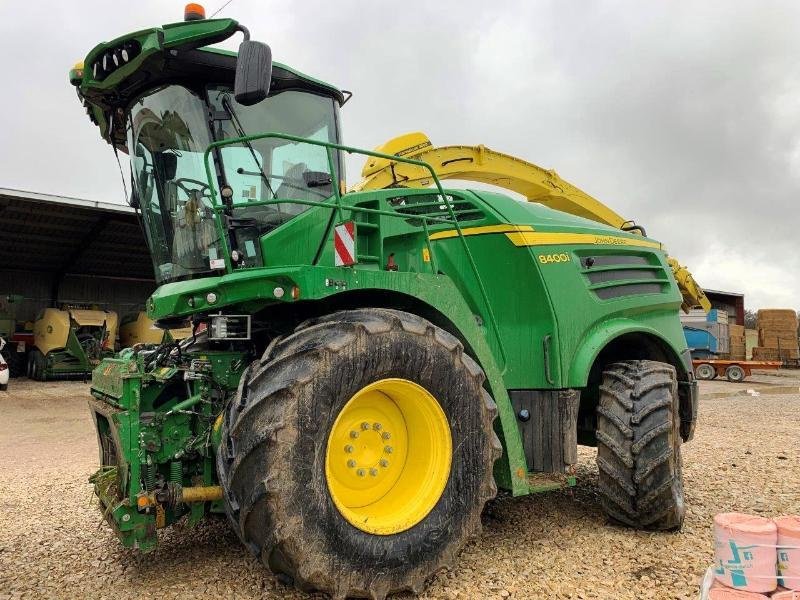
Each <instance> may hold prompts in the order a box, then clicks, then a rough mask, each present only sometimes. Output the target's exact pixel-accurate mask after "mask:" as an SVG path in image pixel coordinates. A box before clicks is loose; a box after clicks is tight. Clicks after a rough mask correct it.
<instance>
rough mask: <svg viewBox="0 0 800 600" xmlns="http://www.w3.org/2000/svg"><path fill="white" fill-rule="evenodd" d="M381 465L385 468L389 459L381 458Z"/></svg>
mask: <svg viewBox="0 0 800 600" xmlns="http://www.w3.org/2000/svg"><path fill="white" fill-rule="evenodd" d="M381 466H382V467H383V468H384V469H385V468H386V467H388V466H389V461H388V460H386V459H385V458H382V459H381Z"/></svg>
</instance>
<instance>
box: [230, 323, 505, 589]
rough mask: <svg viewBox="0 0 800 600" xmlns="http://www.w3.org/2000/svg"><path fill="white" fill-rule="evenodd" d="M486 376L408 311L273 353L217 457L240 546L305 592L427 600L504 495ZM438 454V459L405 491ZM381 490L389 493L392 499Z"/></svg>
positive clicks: (247, 385)
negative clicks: (441, 572)
mask: <svg viewBox="0 0 800 600" xmlns="http://www.w3.org/2000/svg"><path fill="white" fill-rule="evenodd" d="M484 378H485V376H484V374H483V371H482V370H481V368H480V367H479V366H478V365H477V364H476V363H475V362H474V361H473V360H472V359H471V358H470V357H469V356H467V355H466V354H465V353H464V351H463V347H462V345H461V343H460V342H459V341H458V340H457V339H456V338H454V337H453V336H452V335H450V334H449V333H447V332H445V331H443V330H442V329H440V328H438V327H436V326H434V325H432V324H431V323H429V322H428V321H425V320H424V319H421V318H419V317H417V316H415V315H411V314H408V313H404V312H400V311H394V310H387V309H360V310H352V311H342V312H338V313H334V314H331V315H328V316H325V317H322V318H320V319H315V320H312V321H307V322H305V323H303V324H302V325H300V326H299V327H298V328H297V330H296V331H295V333H293V334H292V335H290V336H288V337H286V338H285V339H282V340H278V341H276V342H273V344H271V345H270V347H269V348H268V349H267V351H266V352H265V354H264V357H263V358H262V359H261V361H256V362H254V363H253V364H252V365H251V367H250V368H249V369H248V371H247V372H246V373H245V374H244V375H243V377H242V384H241V386H240V389H239V393H238V394H237V398H236V399H235V400H234V401H233V402H232V403H231V405H230V407H229V408H228V409H227V411H226V414H225V419H224V423H223V430H222V444H221V445H220V448H219V451H218V453H217V470H218V473H219V476H220V480H221V483H222V486H223V489H224V490H225V503H226V508H227V512H228V515H229V517H230V519H231V522H232V523H233V526H234V529H235V530H236V532H237V533H238V535H239V537H240V538H241V539H242V541H243V542H244V543H245V545H246V546H247V547H248V548H249V549H250V550H251V552H253V553H254V554H255V555H256V556H259V557H260V558H261V560H262V562H263V563H264V564H265V565H267V566H268V567H269V568H270V569H271V570H272V571H273V572H275V573H280V574H283V575H285V576H288V577H289V578H291V579H292V580H294V582H295V583H296V584H297V585H298V586H299V587H300V588H302V589H306V590H312V589H313V590H320V591H323V592H327V593H329V594H331V595H332V596H334V597H336V598H344V597H346V596H359V597H373V598H384V597H385V596H386V595H387V594H391V593H395V592H398V591H402V590H412V591H419V590H420V589H421V588H422V585H423V583H424V581H425V579H426V578H427V577H429V576H430V575H432V574H433V573H434V572H436V570H438V569H439V568H440V567H442V566H443V565H446V564H448V563H451V562H452V561H453V560H454V557H455V555H456V553H457V552H458V551H459V550H460V549H461V547H462V546H463V545H464V543H465V542H466V541H467V539H468V538H469V537H470V536H472V535H474V534H476V533H478V532H479V531H480V526H481V525H480V514H481V510H482V509H483V506H484V504H485V502H486V501H487V500H488V499H490V498H492V497H494V495H495V493H496V486H495V483H494V478H493V475H492V466H493V463H494V461H495V460H496V458H497V457H498V456H499V454H500V451H501V447H500V442H499V440H498V439H497V436H496V435H495V433H494V430H493V426H492V422H493V420H494V418H495V415H496V410H497V409H496V407H495V405H494V402H493V401H492V400H491V398H490V397H489V395H488V394H487V392H486V391H485V390H484V389H483V383H484ZM420 407H424V410H423V409H421V408H420ZM420 411H421V412H420ZM426 411H427V412H426ZM425 415H427V416H425ZM403 419H405V425H402V420H403ZM351 421H352V422H351ZM390 426H391V427H392V429H396V431H392V432H390V431H389V427H390ZM403 429H405V430H406V431H407V432H408V437H407V438H404V437H403V435H401V433H402V430H403ZM386 433H389V434H390V437H384V435H385V434H386ZM354 434H357V435H354ZM415 435H416V436H418V437H417V438H415V439H412V436H415ZM420 435H421V436H422V437H419V436H420ZM342 436H343V437H342ZM340 438H341V439H340ZM351 438H352V439H351ZM373 438H375V439H374V440H373ZM404 439H405V440H406V441H405V442H404V441H403V440H404ZM426 440H427V441H426ZM351 442H352V443H351ZM362 442H363V444H362ZM373 442H375V443H374V444H373ZM448 442H449V444H448ZM420 444H422V445H423V446H425V444H427V446H425V448H426V450H425V451H424V452H423V453H421V454H418V455H416V457H411V454H412V453H413V451H414V450H413V449H414V447H416V446H419V445H420ZM388 445H392V446H394V447H393V449H392V451H391V452H390V453H386V452H387V450H386V447H385V446H388ZM373 446H374V447H373ZM404 453H405V454H406V458H409V457H411V458H410V459H409V461H408V462H405V463H401V462H400V461H403V460H404V459H403V454H404ZM429 454H433V455H437V456H439V458H435V457H434V458H433V459H430V461H429V462H428V463H426V466H423V467H422V468H421V469H418V470H417V472H416V475H417V476H416V478H411V479H409V478H405V484H402V482H403V481H404V476H403V475H402V473H405V472H406V471H407V470H409V469H412V462H413V461H415V460H417V459H420V460H427V458H426V457H427V456H428V455H429ZM442 456H444V457H445V458H446V460H444V462H443V459H442V458H441V457H442ZM396 462H397V463H399V464H398V465H395V463H396ZM339 463H341V464H339ZM384 463H385V464H384ZM403 464H405V466H403ZM395 466H396V467H397V470H396V471H395V474H397V483H395V484H391V485H389V483H391V481H390V480H391V476H390V474H391V473H392V469H393V468H394V467H395ZM384 471H385V472H384ZM428 473H431V475H430V476H428V475H427V474H428ZM387 478H388V479H387ZM373 480H374V481H376V482H381V481H382V482H384V483H386V482H388V483H386V485H387V490H388V491H387V492H386V493H385V495H383V496H382V495H381V494H380V493H378V492H380V490H377V488H376V489H372V487H370V486H372V483H371V482H372V481H373ZM417 480H419V481H418V484H419V489H417V488H415V487H414V485H415V483H414V482H415V481H417ZM425 481H427V482H428V484H429V485H427V486H425V485H423V483H424V482H425ZM401 484H402V485H401ZM376 485H382V484H376ZM359 486H362V488H363V489H362V488H359ZM363 486H366V487H363ZM351 488H353V489H355V488H358V489H357V490H356V491H357V492H358V493H356V494H355V495H353V494H351V493H350V492H351V491H352V489H351ZM423 488H424V489H423ZM372 492H375V493H374V494H372ZM393 499H396V500H397V502H395V503H394V506H387V503H388V504H392V500H393ZM359 500H360V501H359ZM405 506H411V507H412V509H410V510H406V509H405V508H404V507H405Z"/></svg>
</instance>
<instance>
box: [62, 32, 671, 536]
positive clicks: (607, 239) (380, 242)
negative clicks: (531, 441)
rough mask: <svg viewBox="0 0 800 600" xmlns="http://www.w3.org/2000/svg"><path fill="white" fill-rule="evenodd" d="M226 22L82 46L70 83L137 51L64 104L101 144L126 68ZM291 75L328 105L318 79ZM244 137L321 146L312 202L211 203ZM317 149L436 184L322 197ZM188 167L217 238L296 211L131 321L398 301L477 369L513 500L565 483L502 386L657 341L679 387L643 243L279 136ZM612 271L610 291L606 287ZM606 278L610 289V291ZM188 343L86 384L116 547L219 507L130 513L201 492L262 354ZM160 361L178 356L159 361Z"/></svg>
mask: <svg viewBox="0 0 800 600" xmlns="http://www.w3.org/2000/svg"><path fill="white" fill-rule="evenodd" d="M237 27H238V24H237V23H236V22H235V21H232V20H230V19H219V20H212V21H200V22H194V23H180V24H174V25H169V26H164V27H162V28H155V29H149V30H144V31H140V32H137V33H134V34H130V35H128V36H124V37H122V38H118V39H117V40H114V41H112V42H109V43H106V44H101V45H99V46H97V47H96V48H95V49H94V50H92V51H91V52H90V53H89V55H88V57H87V60H86V66H87V69H86V70H87V72H88V71H89V69H90V64H91V63H92V62H93V61H96V60H97V58H98V57H100V56H101V55H103V54H104V53H105V52H107V51H108V50H110V49H112V48H114V47H115V46H118V45H119V44H120V43H122V42H124V41H125V40H130V39H136V40H137V41H138V42H139V43H140V45H141V53H140V54H139V55H138V56H137V57H136V59H134V60H133V61H132V62H131V63H130V64H128V65H125V66H123V67H121V68H119V69H118V70H117V71H114V72H113V73H111V74H110V75H108V76H107V77H106V78H105V79H103V80H102V81H98V80H95V79H93V78H92V77H91V76H90V75H88V74H84V75H83V76H82V77H81V78H78V76H77V74H75V77H74V80H75V81H77V83H76V85H78V87H79V95H80V94H83V96H82V97H85V99H87V100H88V101H89V104H90V108H89V110H90V111H91V114H92V115H94V118H95V120H96V121H97V123H98V125H99V126H100V128H101V131H102V133H103V136H104V137H106V138H107V139H109V140H111V139H112V138H114V134H113V132H109V131H108V128H107V125H106V118H107V116H108V115H109V114H111V113H110V112H109V109H110V107H109V106H107V105H105V104H104V102H106V100H107V99H108V98H113V91H114V90H116V89H123V88H124V86H125V85H126V83H124V82H127V81H129V78H130V77H131V75H133V74H135V73H137V70H140V69H141V70H145V71H147V72H148V73H156V72H157V64H158V63H157V60H159V57H161V56H163V54H164V52H166V51H168V50H170V49H180V50H183V49H193V48H198V47H200V46H205V45H207V44H209V43H214V42H217V41H220V40H222V39H225V38H227V37H229V36H230V35H232V34H233V33H234V32H235V31H236V30H237ZM204 50H207V51H208V52H212V53H217V54H226V55H232V53H227V52H225V51H220V50H216V49H207V48H205V49H204ZM154 61H155V62H154ZM145 65H146V66H145ZM282 68H285V67H282ZM286 69H287V70H289V71H291V70H290V69H288V68H286ZM291 72H292V73H294V74H296V75H297V76H299V77H302V78H303V79H305V80H306V81H308V82H312V83H314V84H315V85H318V86H322V87H323V88H325V89H327V90H329V91H328V92H326V93H330V94H331V95H334V96H337V97H341V92H339V91H338V90H336V89H335V88H333V87H331V86H328V84H324V83H322V82H319V81H316V80H313V79H311V78H308V77H306V76H303V75H301V74H297V73H296V72H294V71H291ZM262 138H278V139H281V140H282V141H285V142H292V143H295V144H311V145H316V146H322V147H325V149H326V151H327V153H328V163H329V169H328V174H329V175H330V182H329V183H331V188H332V190H333V196H332V197H330V198H328V199H326V200H324V201H321V202H314V201H303V200H298V199H293V200H283V199H277V200H276V199H272V200H262V201H249V202H247V201H236V200H230V201H228V203H227V205H225V204H223V202H222V201H221V199H220V191H219V183H218V181H217V177H216V167H215V164H214V154H215V153H217V151H219V150H220V149H221V148H222V147H224V146H228V145H239V146H243V145H248V144H249V143H250V142H251V141H253V140H258V139H262ZM334 151H343V152H355V153H359V154H364V155H367V156H372V157H379V158H384V159H388V160H397V161H404V162H408V163H412V164H416V165H418V166H422V167H424V168H427V169H428V170H429V171H430V173H431V180H432V182H433V183H434V184H435V185H436V188H435V189H434V190H410V189H402V188H398V189H386V190H379V191H365V192H359V193H348V194H343V193H341V192H340V191H339V189H338V188H339V186H338V185H336V183H337V182H338V177H337V172H336V169H335V168H334V161H333V158H332V157H333V152H334ZM205 168H206V175H207V180H208V185H209V190H210V193H211V208H210V211H211V212H212V213H213V219H214V223H213V226H214V229H215V231H216V234H217V236H218V239H220V240H228V239H229V231H228V229H227V228H228V227H229V226H230V223H229V221H228V220H227V219H228V217H230V215H231V214H232V213H233V211H234V210H235V209H237V208H253V207H264V206H268V205H272V204H280V203H282V202H284V203H285V202H291V203H293V204H295V205H303V204H304V205H306V206H308V209H307V210H306V211H305V212H302V213H301V214H299V215H297V216H295V217H294V218H292V219H291V220H289V221H288V222H284V223H282V224H280V225H279V226H277V227H276V228H275V229H272V230H271V231H269V232H267V233H264V234H263V235H261V236H260V239H259V240H258V241H259V244H260V254H259V261H260V262H259V263H258V264H257V266H248V267H247V268H240V267H235V266H234V262H233V260H232V248H231V247H230V245H229V244H228V243H224V244H222V245H221V253H222V257H221V258H222V259H224V260H223V261H222V262H224V268H219V269H217V270H216V271H215V272H213V273H209V274H208V275H207V276H203V277H199V278H193V279H187V280H183V281H174V282H171V283H166V284H164V285H161V286H160V287H159V288H158V289H157V290H156V291H155V292H154V293H153V295H152V296H151V298H150V299H149V300H148V303H147V312H148V316H149V317H150V318H152V319H154V320H156V321H160V322H162V324H168V323H175V322H177V321H178V320H180V319H186V318H189V317H192V318H195V319H198V320H203V319H206V320H208V318H209V315H213V314H216V313H222V314H227V315H252V316H256V317H257V318H258V319H259V320H260V322H261V323H267V324H271V325H274V326H275V327H274V329H275V330H276V331H279V332H281V333H286V332H288V331H291V330H292V328H293V327H294V325H296V324H297V322H299V320H301V319H302V317H303V316H306V315H310V314H319V313H321V312H322V313H324V312H330V311H331V310H341V309H343V308H345V309H346V308H357V307H362V306H381V307H392V308H398V309H401V310H409V307H412V308H411V309H413V310H418V311H420V313H421V314H422V315H423V316H425V317H427V318H429V319H431V320H433V321H434V322H436V324H437V325H439V326H440V327H444V328H445V329H448V330H449V331H450V332H451V333H453V334H454V335H457V336H458V337H459V338H460V339H461V340H462V341H463V343H464V345H465V347H466V349H467V351H468V352H469V353H470V354H471V355H472V356H473V357H474V358H475V359H476V360H477V361H478V362H479V364H480V365H481V367H482V368H483V370H484V371H485V373H486V377H487V385H488V389H489V391H490V392H491V395H492V397H493V399H494V400H495V402H496V403H497V406H498V419H497V421H496V423H495V428H496V431H497V433H498V435H499V436H500V438H501V441H502V444H503V449H504V452H503V455H502V457H501V459H500V460H498V461H497V463H496V464H495V479H496V481H497V483H498V485H499V487H501V488H504V489H506V490H509V491H510V492H511V493H512V494H513V495H521V494H527V493H533V492H540V491H546V490H548V489H552V488H553V486H561V485H571V484H574V477H572V476H571V474H568V473H567V474H559V477H558V478H556V479H557V481H555V482H549V481H546V478H544V479H543V478H541V477H540V478H538V479H537V478H535V477H531V473H530V469H529V465H528V464H527V462H526V459H525V452H524V448H523V443H522V436H521V434H520V425H519V424H518V421H517V417H516V414H515V412H514V409H513V407H512V403H511V394H510V392H513V391H514V390H558V389H565V388H583V387H585V386H586V385H587V381H588V379H589V376H590V372H591V369H592V365H593V363H594V361H595V359H596V358H597V356H598V354H599V353H600V352H601V351H602V350H603V349H604V348H605V347H607V346H608V344H609V343H611V342H612V341H613V340H615V339H617V338H618V337H619V336H621V335H625V334H632V333H637V334H639V335H642V336H647V338H648V339H652V340H658V343H659V344H661V345H662V346H663V347H664V348H666V355H667V356H668V357H669V359H670V362H671V363H672V364H674V365H675V366H676V368H677V369H678V370H679V373H681V374H682V375H684V376H687V375H686V371H685V366H684V363H683V362H682V359H683V355H684V354H685V351H686V345H685V341H684V338H683V335H682V331H681V327H680V323H679V320H678V318H677V314H678V310H679V308H680V304H681V296H680V293H679V291H678V288H677V285H676V283H675V281H674V279H673V277H672V274H671V271H670V269H669V268H668V266H667V264H666V255H665V253H664V252H663V250H662V249H661V248H660V246H659V245H658V244H657V243H656V242H654V241H652V240H649V239H647V238H642V237H641V236H638V235H635V234H633V233H628V232H624V231H620V230H616V229H613V228H610V227H605V226H603V225H600V224H598V223H595V222H593V221H588V220H586V219H582V218H579V217H574V216H571V215H567V214H565V213H560V212H557V211H554V210H551V209H548V208H546V207H544V206H541V205H538V204H533V203H523V202H518V201H516V200H513V199H511V198H509V197H507V196H504V195H500V194H494V193H489V192H484V191H464V190H444V189H443V188H442V187H441V184H440V183H439V181H438V179H437V178H436V176H435V174H434V170H433V168H431V167H430V165H427V164H425V163H421V162H418V161H413V160H409V159H404V158H402V157H396V156H387V155H384V154H380V153H377V152H370V151H366V150H359V149H356V148H350V147H346V146H342V145H338V144H333V143H328V142H320V141H315V140H307V139H303V138H298V137H295V136H290V135H286V134H281V133H279V132H270V133H259V134H256V135H249V136H247V137H243V138H237V139H226V140H224V141H219V142H214V143H212V144H211V145H210V146H209V147H208V149H207V150H206V152H205ZM273 196H274V192H273ZM344 222H352V223H353V224H354V228H355V254H356V259H357V260H356V263H355V264H354V265H352V266H336V262H335V252H334V226H335V225H337V224H340V223H344ZM520 232H526V233H525V234H524V235H523V234H522V233H520ZM551 234H553V235H555V236H556V237H555V238H553V237H552V236H551V237H548V236H549V235H551ZM526 235H529V236H530V237H525V236H526ZM515 236H516V237H515ZM537 236H539V237H537ZM543 240H544V241H543ZM554 257H555V258H554ZM213 262H214V263H216V262H217V261H216V260H215V261H213ZM209 267H211V264H209ZM613 273H617V275H616V276H615V277H616V279H614V278H609V277H610V276H611V274H613ZM619 273H623V274H624V277H626V278H627V279H623V280H620V279H619ZM292 318H294V319H296V320H294V321H293V320H292ZM281 326H284V327H283V328H281ZM193 343H194V342H192V343H191V344H189V345H184V346H182V348H183V349H182V350H179V349H177V348H175V345H169V344H168V343H167V344H163V345H162V346H160V347H159V348H158V349H157V350H148V351H147V352H145V353H143V354H138V353H137V352H134V351H133V350H130V349H128V350H125V351H123V352H122V353H120V355H119V357H118V358H114V359H106V360H105V361H103V363H101V365H100V366H99V367H98V368H97V369H96V370H95V371H94V373H93V381H92V394H93V396H94V400H93V402H92V405H91V408H92V412H93V415H94V417H95V420H96V424H97V431H98V436H99V442H100V447H101V463H102V464H103V465H105V466H104V467H103V468H102V469H101V470H100V471H98V473H97V474H96V475H95V476H94V477H93V482H94V485H95V490H96V493H97V495H98V497H99V498H100V501H101V503H102V505H103V508H104V512H105V514H106V517H107V519H108V520H109V522H110V523H111V524H112V526H113V527H114V528H115V529H116V530H117V532H118V534H119V535H120V538H121V539H122V541H123V543H124V544H126V545H128V546H137V547H139V548H141V549H144V550H147V549H151V548H153V547H154V545H155V543H156V539H157V536H156V530H157V529H158V528H159V527H163V526H167V525H169V524H170V523H173V522H175V521H177V520H178V519H180V518H182V517H183V516H188V518H189V522H190V523H192V522H196V521H197V520H198V519H200V518H202V516H203V515H204V514H205V513H206V512H208V511H213V510H218V509H219V508H220V506H221V504H220V503H219V502H216V503H206V504H201V503H197V504H191V505H187V504H182V503H177V504H174V505H170V506H168V507H167V508H164V509H159V510H161V511H162V512H159V510H156V509H155V508H147V509H145V510H138V509H137V508H136V506H137V500H140V499H141V498H142V496H143V495H147V494H148V493H151V492H152V489H151V488H152V487H153V486H157V487H158V488H159V489H162V488H163V487H164V484H165V482H169V483H173V484H176V485H182V486H210V485H214V484H216V482H217V478H216V472H215V463H214V457H215V454H216V453H217V452H221V451H225V449H224V448H221V447H220V444H221V443H222V440H221V437H220V420H219V419H220V415H221V414H222V411H223V408H224V406H225V405H226V402H228V401H230V399H231V398H233V397H235V391H236V389H237V387H238V385H239V383H240V379H241V377H242V374H243V372H244V370H245V369H246V368H247V366H248V364H249V363H250V362H251V361H254V360H257V359H258V358H259V356H260V354H261V352H263V347H258V348H257V347H255V344H250V345H249V346H248V345H247V344H241V345H239V346H236V345H235V344H231V345H230V346H229V347H228V348H229V349H227V350H223V349H222V348H223V345H222V344H218V345H217V346H209V348H212V347H213V348H215V349H213V350H212V349H200V350H192V349H191V346H192V344H193ZM162 351H163V354H159V352H162ZM172 352H179V353H180V352H185V353H186V356H183V355H180V356H179V357H178V358H179V359H180V360H177V359H176V360H170V358H169V357H170V356H171V353H172ZM184 359H185V360H184ZM178 363H180V364H181V365H182V366H175V364H178ZM159 506H160V505H159Z"/></svg>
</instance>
